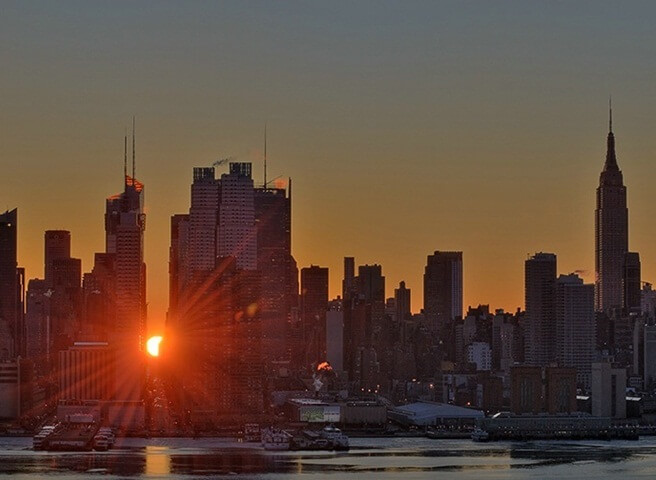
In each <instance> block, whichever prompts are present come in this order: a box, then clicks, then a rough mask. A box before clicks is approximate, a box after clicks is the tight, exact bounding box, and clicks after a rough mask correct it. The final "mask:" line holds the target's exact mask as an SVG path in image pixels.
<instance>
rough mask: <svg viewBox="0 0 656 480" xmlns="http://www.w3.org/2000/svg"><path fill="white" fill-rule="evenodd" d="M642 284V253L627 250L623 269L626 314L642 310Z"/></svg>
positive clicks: (623, 293) (623, 302) (623, 305)
mask: <svg viewBox="0 0 656 480" xmlns="http://www.w3.org/2000/svg"><path fill="white" fill-rule="evenodd" d="M641 290H642V284H641V282H640V254H638V253H637V252H626V254H625V255H624V268H623V271H622V307H623V308H624V312H625V313H626V314H630V313H640V312H641V311H642V304H641V301H642V291H641Z"/></svg>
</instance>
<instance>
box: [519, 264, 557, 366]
mask: <svg viewBox="0 0 656 480" xmlns="http://www.w3.org/2000/svg"><path fill="white" fill-rule="evenodd" d="M555 283H556V255H554V254H553V253H536V254H535V255H533V256H532V257H531V258H529V259H528V260H526V262H525V263H524V295H525V297H524V298H525V308H526V320H525V323H526V344H525V348H526V353H525V361H526V364H527V365H535V366H545V365H547V364H549V363H550V362H553V361H554V360H555V357H556V328H555V308H554V307H555V304H554V303H555Z"/></svg>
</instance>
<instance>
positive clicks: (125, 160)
mask: <svg viewBox="0 0 656 480" xmlns="http://www.w3.org/2000/svg"><path fill="white" fill-rule="evenodd" d="M123 184H124V186H125V187H126V188H127V186H128V129H127V127H126V128H125V135H124V136H123Z"/></svg>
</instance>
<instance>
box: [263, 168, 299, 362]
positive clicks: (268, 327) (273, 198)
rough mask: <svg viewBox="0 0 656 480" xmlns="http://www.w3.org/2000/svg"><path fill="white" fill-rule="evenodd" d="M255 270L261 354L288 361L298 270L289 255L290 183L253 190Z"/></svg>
mask: <svg viewBox="0 0 656 480" xmlns="http://www.w3.org/2000/svg"><path fill="white" fill-rule="evenodd" d="M254 195H255V224H256V229H257V269H258V271H259V272H260V278H261V292H262V296H261V298H260V300H259V305H260V312H261V317H262V328H263V335H264V339H263V340H264V341H265V344H266V347H265V351H266V352H267V354H268V356H269V357H271V358H276V357H278V358H281V357H282V358H289V356H290V354H291V352H290V348H291V344H290V336H291V333H292V332H291V331H290V328H291V314H292V309H293V308H295V307H297V306H298V268H297V267H296V261H295V260H294V258H293V257H292V253H291V228H292V227H291V217H292V215H291V208H292V197H291V179H289V188H288V190H286V189H284V188H269V187H266V186H264V187H262V188H255V189H254Z"/></svg>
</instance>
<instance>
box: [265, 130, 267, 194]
mask: <svg viewBox="0 0 656 480" xmlns="http://www.w3.org/2000/svg"><path fill="white" fill-rule="evenodd" d="M266 127H267V124H266V122H264V188H267V179H266V173H267V172H266V167H267V165H266V160H267V158H266V140H267V138H266Z"/></svg>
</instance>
